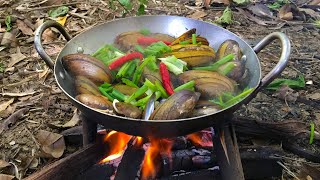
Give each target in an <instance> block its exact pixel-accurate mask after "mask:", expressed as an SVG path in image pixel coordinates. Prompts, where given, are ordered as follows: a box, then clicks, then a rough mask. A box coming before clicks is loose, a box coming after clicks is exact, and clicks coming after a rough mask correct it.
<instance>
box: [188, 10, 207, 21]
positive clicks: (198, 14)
mask: <svg viewBox="0 0 320 180" xmlns="http://www.w3.org/2000/svg"><path fill="white" fill-rule="evenodd" d="M206 15H208V14H207V13H206V12H203V11H196V12H195V13H193V14H191V15H189V16H188V17H189V18H192V19H200V18H203V17H205V16H206Z"/></svg>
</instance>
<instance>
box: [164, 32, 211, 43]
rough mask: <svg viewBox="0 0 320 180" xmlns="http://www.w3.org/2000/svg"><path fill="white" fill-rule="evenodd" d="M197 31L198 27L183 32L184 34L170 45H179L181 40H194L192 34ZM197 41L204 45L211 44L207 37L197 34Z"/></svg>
mask: <svg viewBox="0 0 320 180" xmlns="http://www.w3.org/2000/svg"><path fill="white" fill-rule="evenodd" d="M195 33H196V29H195V28H193V29H190V30H189V31H187V32H185V33H183V34H182V35H180V36H179V37H178V38H176V39H175V40H174V41H173V42H172V43H171V44H170V46H173V45H177V44H179V43H180V42H182V41H189V42H192V34H195ZM196 41H197V43H201V44H202V45H209V42H208V40H207V39H206V38H204V37H201V36H197V37H196Z"/></svg>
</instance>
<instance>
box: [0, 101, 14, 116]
mask: <svg viewBox="0 0 320 180" xmlns="http://www.w3.org/2000/svg"><path fill="white" fill-rule="evenodd" d="M13 101H14V98H12V99H10V100H9V101H7V102H4V103H1V104H0V113H1V112H2V111H4V110H5V109H7V107H8V106H9V105H10V104H12V103H13Z"/></svg>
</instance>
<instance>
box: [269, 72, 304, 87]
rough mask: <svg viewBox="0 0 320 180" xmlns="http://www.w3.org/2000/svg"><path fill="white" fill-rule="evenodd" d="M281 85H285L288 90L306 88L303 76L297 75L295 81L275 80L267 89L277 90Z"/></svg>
mask: <svg viewBox="0 0 320 180" xmlns="http://www.w3.org/2000/svg"><path fill="white" fill-rule="evenodd" d="M283 85H287V86H289V87H290V88H303V87H305V86H306V83H305V81H304V77H303V75H299V77H298V78H297V79H296V80H292V79H275V80H273V81H272V82H271V83H270V84H269V85H268V86H267V89H269V90H277V89H279V88H280V87H281V86H283Z"/></svg>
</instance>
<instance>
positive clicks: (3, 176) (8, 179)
mask: <svg viewBox="0 0 320 180" xmlns="http://www.w3.org/2000/svg"><path fill="white" fill-rule="evenodd" d="M14 178H15V177H14V176H11V175H8V174H0V179H1V180H12V179H14Z"/></svg>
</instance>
